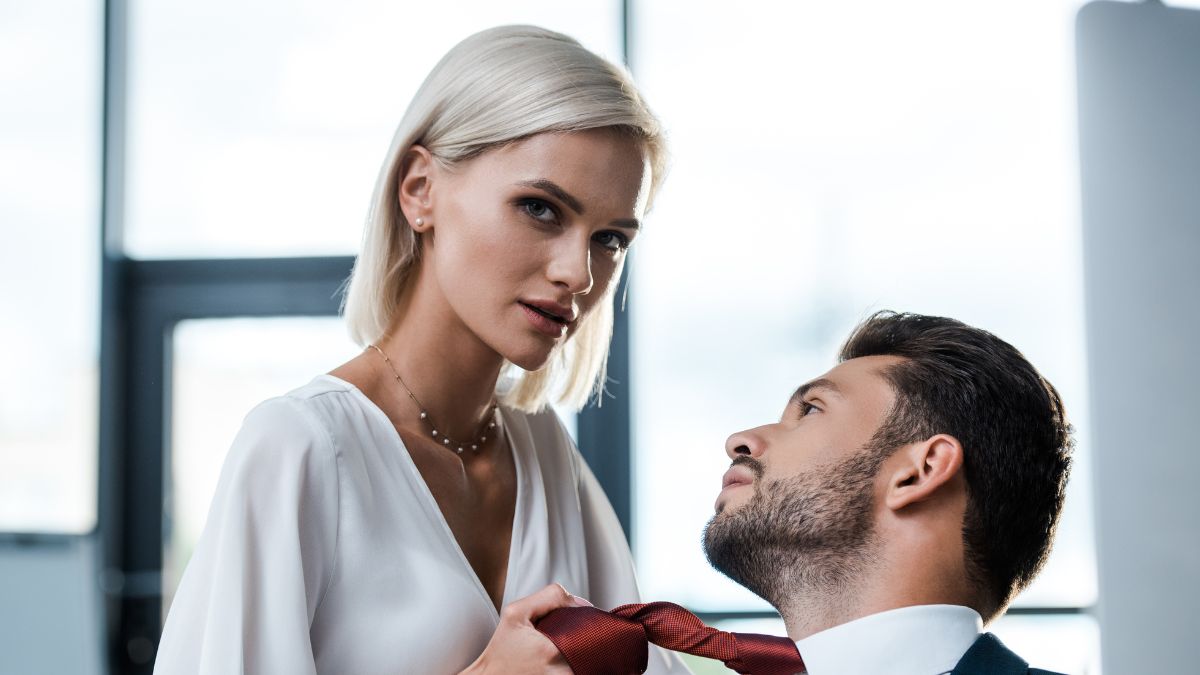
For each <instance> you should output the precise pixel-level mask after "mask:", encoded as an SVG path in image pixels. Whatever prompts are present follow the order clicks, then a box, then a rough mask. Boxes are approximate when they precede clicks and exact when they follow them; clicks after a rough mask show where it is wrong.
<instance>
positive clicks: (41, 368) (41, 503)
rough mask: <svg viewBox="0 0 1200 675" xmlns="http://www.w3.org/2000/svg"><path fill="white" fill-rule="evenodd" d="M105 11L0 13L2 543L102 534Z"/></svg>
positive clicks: (95, 7)
mask: <svg viewBox="0 0 1200 675" xmlns="http://www.w3.org/2000/svg"><path fill="white" fill-rule="evenodd" d="M100 7H101V4H100V3H96V2H81V1H67V2H56V3H33V2H5V3H0V64H3V65H0V91H3V92H4V94H3V98H4V103H3V105H0V148H3V149H4V150H3V151H2V152H0V184H3V185H4V189H3V197H2V198H0V223H3V238H4V243H3V245H0V289H3V291H0V316H3V317H5V318H4V320H3V321H0V354H2V355H3V356H0V380H3V381H4V382H5V383H6V386H5V387H4V388H3V391H0V530H15V531H45V532H86V531H89V530H91V529H92V527H93V526H94V525H95V522H96V454H97V453H96V439H97V430H96V410H97V372H98V359H97V349H98V336H99V328H98V326H99V323H98V322H99V306H100V294H99V290H98V289H99V286H100V284H99V281H100V273H99V258H100V256H99V252H100V225H99V215H100V206H99V203H100V202H99V188H100V171H99V170H100V118H101V115H100V113H101V89H100V86H101V79H102V72H101V70H100V64H101V63H102V58H101V47H100V45H101V42H100V41H101V32H102V27H103V23H102V21H101V17H100Z"/></svg>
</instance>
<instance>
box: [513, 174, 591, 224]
mask: <svg viewBox="0 0 1200 675" xmlns="http://www.w3.org/2000/svg"><path fill="white" fill-rule="evenodd" d="M517 185H520V186H522V187H529V188H534V189H536V190H541V191H543V192H547V193H549V194H551V195H553V196H554V197H555V198H556V199H558V201H560V202H562V203H564V204H566V205H567V207H568V208H570V209H571V210H572V211H574V212H575V213H577V214H579V215H581V216H582V215H583V204H582V203H580V201H579V200H578V199H576V198H575V197H574V196H573V195H572V194H571V193H570V192H567V191H566V190H564V189H562V187H561V186H560V185H559V184H558V183H555V182H554V181H552V180H549V179H547V178H538V179H537V180H527V181H522V182H520V183H517Z"/></svg>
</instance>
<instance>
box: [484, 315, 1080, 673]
mask: <svg viewBox="0 0 1200 675" xmlns="http://www.w3.org/2000/svg"><path fill="white" fill-rule="evenodd" d="M1071 446H1072V444H1071V430H1070V427H1069V425H1068V424H1067V421H1066V417H1065V413H1064V410H1063V405H1062V401H1061V399H1060V398H1059V396H1058V393H1057V391H1056V390H1055V389H1054V387H1053V386H1052V385H1051V384H1050V383H1049V382H1047V381H1046V380H1045V379H1043V378H1042V377H1041V376H1040V375H1039V374H1038V372H1037V371H1036V370H1035V369H1034V368H1033V366H1032V365H1030V363H1029V362H1028V361H1026V360H1025V358H1024V357H1023V356H1022V355H1021V354H1020V352H1018V351H1017V350H1016V349H1015V348H1013V347H1012V346H1011V345H1009V344H1008V343H1006V342H1004V341H1003V340H1000V339H999V338H997V337H996V336H994V335H992V334H991V333H988V332H986V331H983V330H980V329H977V328H972V327H970V326H967V325H965V324H963V323H960V322H958V321H955V320H953V319H946V318H941V317H932V316H921V315H916V314H896V313H892V312H880V313H877V314H875V315H874V316H872V317H870V318H869V319H867V320H866V321H865V322H864V323H862V324H861V325H860V326H859V327H858V328H857V329H855V331H854V333H853V334H852V335H851V336H850V338H849V340H847V342H846V344H845V345H844V346H843V348H842V350H841V354H840V357H839V364H838V365H837V366H836V367H835V368H833V369H832V370H830V371H829V372H827V373H825V374H824V375H822V376H821V377H819V378H817V379H815V380H812V381H810V382H808V383H806V384H804V385H802V386H801V387H799V388H798V389H797V390H796V392H795V393H794V394H793V395H792V397H791V400H790V401H789V402H788V404H787V406H786V407H785V409H784V412H783V415H782V417H781V418H780V420H779V421H778V422H774V423H771V424H767V425H764V426H760V427H756V428H754V429H748V430H746V431H742V432H738V433H736V434H734V435H732V436H730V437H729V439H728V441H727V442H726V453H727V454H728V455H729V457H730V459H731V460H732V466H731V467H730V469H729V471H728V472H727V473H726V474H725V477H724V481H723V487H722V490H721V493H720V495H719V496H718V497H717V501H716V511H717V513H716V515H714V516H713V518H712V520H711V521H710V522H709V524H708V526H707V527H706V528H705V532H704V550H705V553H706V554H707V556H708V559H709V561H710V562H711V563H712V565H713V566H714V567H715V568H717V569H718V570H720V571H721V572H722V573H724V574H726V575H727V576H729V577H730V578H732V579H733V580H734V581H737V582H738V583H740V584H742V585H743V586H745V587H746V588H748V589H750V590H751V591H753V592H754V593H756V594H757V595H759V596H761V597H763V598H764V599H766V600H767V601H768V602H770V603H771V604H772V605H773V606H774V607H775V608H776V609H778V610H779V613H780V615H782V617H783V619H784V622H785V624H786V626H787V633H788V636H789V638H791V639H792V640H794V641H795V642H796V647H797V649H798V651H799V653H800V657H801V658H802V659H803V661H804V664H805V666H806V668H807V672H808V673H809V675H882V674H887V675H944V674H946V673H950V674H952V675H1026V674H1037V673H1040V674H1043V675H1047V671H1043V670H1038V669H1034V668H1029V665H1028V664H1027V663H1026V662H1025V661H1024V660H1022V659H1021V658H1020V657H1018V656H1017V655H1016V654H1014V653H1013V652H1011V651H1010V650H1008V649H1007V648H1006V647H1005V646H1004V645H1002V644H1001V643H1000V641H999V640H997V639H996V638H995V637H994V636H992V635H990V634H987V633H983V632H982V628H983V625H984V624H985V623H986V622H988V621H991V620H992V619H994V618H996V617H997V616H999V615H1000V614H1001V613H1003V611H1004V608H1005V607H1006V606H1007V605H1008V603H1009V602H1010V601H1011V600H1012V598H1013V597H1014V596H1015V595H1016V594H1017V593H1018V592H1019V591H1020V590H1021V589H1023V588H1025V587H1026V586H1027V585H1028V584H1029V583H1030V581H1032V580H1033V578H1034V577H1035V576H1036V575H1037V573H1038V572H1039V571H1040V570H1041V568H1042V566H1043V565H1044V563H1045V561H1046V558H1047V556H1048V555H1049V552H1050V546H1051V543H1052V540H1053V538H1054V532H1055V529H1056V527H1057V524H1058V519H1059V514H1060V513H1061V511H1062V504H1063V496H1064V491H1065V488H1066V482H1067V477H1068V474H1069V472H1070V465H1071ZM578 604H580V601H579V600H578V599H577V598H573V597H572V596H570V595H569V594H567V593H566V591H565V590H563V589H562V588H561V587H555V586H551V587H548V588H546V589H544V590H543V591H542V592H540V593H538V594H535V595H533V596H530V597H529V598H526V599H524V600H521V601H518V602H517V603H513V604H512V605H509V606H508V607H507V608H506V609H505V613H504V615H503V617H502V621H501V626H500V628H499V629H498V630H497V633H496V636H495V637H493V640H492V644H490V645H489V647H488V650H487V651H485V653H484V655H483V656H481V658H480V661H479V662H477V664H476V665H477V666H480V667H479V668H478V670H479V671H480V672H489V673H492V672H495V673H505V672H514V673H515V672H542V671H543V666H542V665H540V664H548V665H547V666H546V667H545V672H567V671H568V670H569V669H568V668H567V667H566V666H565V664H564V662H563V661H562V659H561V658H560V657H559V656H558V654H557V651H556V650H555V649H554V647H553V645H548V644H547V643H546V641H545V640H544V639H542V637H541V636H540V635H538V634H537V633H536V632H535V630H534V628H533V621H536V620H537V619H538V618H540V617H541V616H543V615H545V614H546V613H548V612H549V611H551V610H553V609H555V608H558V607H568V606H571V605H578ZM534 664H539V665H537V667H534ZM483 666H488V667H483Z"/></svg>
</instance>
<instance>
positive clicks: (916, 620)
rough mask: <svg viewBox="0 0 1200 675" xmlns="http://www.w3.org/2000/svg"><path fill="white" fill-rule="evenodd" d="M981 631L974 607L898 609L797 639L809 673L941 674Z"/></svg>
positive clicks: (866, 674) (798, 647)
mask: <svg viewBox="0 0 1200 675" xmlns="http://www.w3.org/2000/svg"><path fill="white" fill-rule="evenodd" d="M982 631H983V619H981V618H980V616H979V614H978V613H977V612H975V610H973V609H971V608H969V607H961V606H958V605H918V606H915V607H902V608H900V609H893V610H889V611H886V612H880V613H878V614H872V615H870V616H864V617H862V618H861V619H855V620H854V621H851V622H849V623H844V624H842V625H840V626H834V627H833V628H829V629H827V630H823V631H821V632H819V633H814V634H813V635H810V636H808V637H806V638H804V639H803V640H799V641H797V642H796V648H797V649H799V650H800V657H801V658H802V659H804V665H805V666H806V667H807V668H808V674H809V675H882V674H885V673H886V675H942V674H943V673H949V672H950V671H952V670H954V666H955V665H956V664H957V663H958V661H959V659H961V658H962V656H963V654H965V653H966V652H967V650H968V649H970V648H971V645H972V644H973V643H974V642H975V640H976V638H978V637H979V634H980V633H981V632H982Z"/></svg>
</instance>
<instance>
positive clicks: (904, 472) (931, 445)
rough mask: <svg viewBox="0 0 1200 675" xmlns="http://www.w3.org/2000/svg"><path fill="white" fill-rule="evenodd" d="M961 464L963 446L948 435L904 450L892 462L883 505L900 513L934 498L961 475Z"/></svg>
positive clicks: (937, 436)
mask: <svg viewBox="0 0 1200 675" xmlns="http://www.w3.org/2000/svg"><path fill="white" fill-rule="evenodd" d="M962 462H963V449H962V444H961V443H959V442H958V439H957V438H955V437H953V436H950V435H948V434H937V435H936V436H931V437H930V438H928V439H927V440H924V441H921V442H919V443H913V444H912V445H908V446H905V447H904V448H901V449H900V451H899V452H897V453H896V454H895V455H894V461H893V462H890V463H889V464H890V465H891V466H890V473H889V474H888V484H887V493H886V495H885V497H884V503H886V504H887V506H888V508H889V509H892V510H893V511H898V510H900V509H902V508H904V507H906V506H909V505H912V504H916V503H918V502H922V501H925V500H927V499H929V498H931V497H933V496H934V495H936V494H938V491H939V490H940V489H941V488H942V487H943V486H944V485H946V484H948V483H949V482H950V481H951V480H953V479H954V477H955V476H957V475H958V473H959V471H961V470H962Z"/></svg>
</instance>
